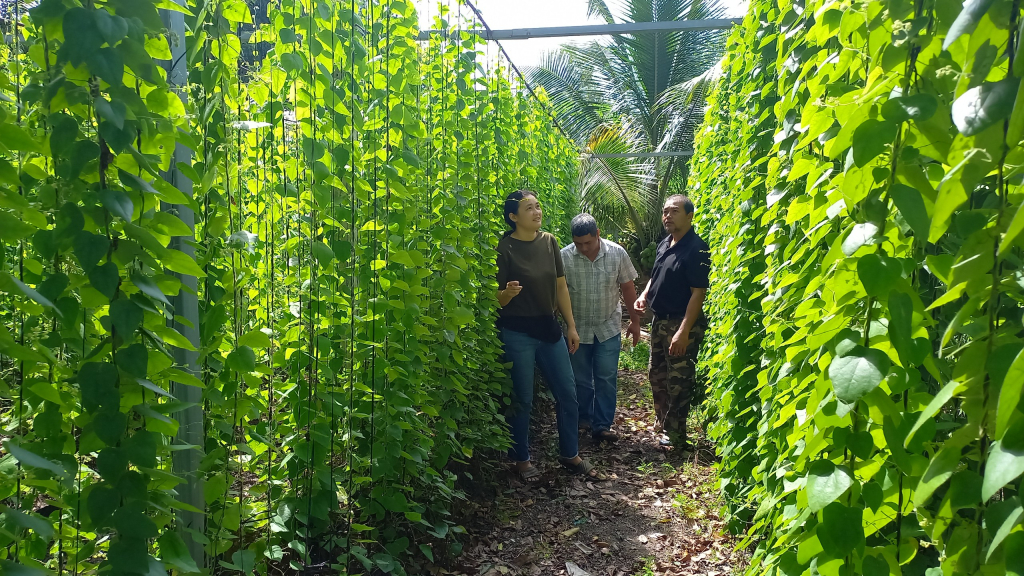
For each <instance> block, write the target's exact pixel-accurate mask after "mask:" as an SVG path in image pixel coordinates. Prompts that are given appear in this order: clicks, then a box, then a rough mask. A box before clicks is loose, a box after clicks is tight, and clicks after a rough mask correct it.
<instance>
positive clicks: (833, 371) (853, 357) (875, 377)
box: [828, 346, 890, 404]
mask: <svg viewBox="0 0 1024 576" xmlns="http://www.w3.org/2000/svg"><path fill="white" fill-rule="evenodd" d="M889 365H890V363H889V357H888V356H886V355H885V353H884V352H882V351H881V350H875V349H873V348H872V349H866V348H864V347H862V346H858V347H857V350H855V351H854V352H853V353H851V354H850V355H848V356H843V357H840V358H835V359H833V360H832V364H830V365H829V367H828V375H829V378H830V379H831V380H832V387H833V389H835V392H836V398H838V399H839V400H841V401H843V402H844V403H846V404H855V403H856V402H857V400H860V399H861V397H863V396H864V395H865V394H867V393H868V392H871V391H872V390H874V389H875V388H877V387H878V385H879V384H881V383H882V378H884V377H885V375H886V373H888V372H889Z"/></svg>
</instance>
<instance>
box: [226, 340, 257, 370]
mask: <svg viewBox="0 0 1024 576" xmlns="http://www.w3.org/2000/svg"><path fill="white" fill-rule="evenodd" d="M227 363H228V367H229V368H231V369H232V370H235V371H238V372H252V371H253V370H255V369H256V353H255V352H253V350H252V348H250V347H248V346H239V347H238V348H236V349H235V350H233V351H232V352H231V353H230V354H228V358H227Z"/></svg>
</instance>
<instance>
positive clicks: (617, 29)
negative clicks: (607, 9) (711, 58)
mask: <svg viewBox="0 0 1024 576" xmlns="http://www.w3.org/2000/svg"><path fill="white" fill-rule="evenodd" d="M741 21H742V19H740V18H715V19H709V20H668V21H663V22H628V23H623V24H597V25H588V26H554V27H548V28H516V29H512V30H489V29H485V30H462V32H468V33H470V34H480V35H482V36H484V38H485V39H487V40H529V39H531V38H565V37H570V36H621V35H627V34H642V33H645V32H688V31H695V30H722V29H728V28H732V27H733V26H734V25H736V24H739V23H740V22H741ZM447 34H448V31H447V30H423V31H421V32H420V33H419V36H418V38H417V39H418V40H429V39H430V37H431V36H444V35H447Z"/></svg>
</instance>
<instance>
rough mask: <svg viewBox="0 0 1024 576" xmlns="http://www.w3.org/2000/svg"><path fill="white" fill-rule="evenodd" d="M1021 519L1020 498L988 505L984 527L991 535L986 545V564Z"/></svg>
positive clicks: (1022, 510)
mask: <svg viewBox="0 0 1024 576" xmlns="http://www.w3.org/2000/svg"><path fill="white" fill-rule="evenodd" d="M1021 518H1024V508H1022V507H1021V505H1020V498H1018V497H1017V496H1013V497H1012V498H1007V499H1006V500H1002V501H1000V502H993V503H992V504H989V506H988V509H987V510H985V525H986V526H987V527H988V531H989V533H990V534H992V542H990V543H989V545H988V553H987V554H986V555H985V561H986V562H987V561H988V560H989V559H991V558H992V553H993V552H995V551H996V548H999V545H1000V544H1002V543H1003V540H1006V537H1007V536H1009V535H1010V531H1011V530H1013V529H1014V527H1016V525H1017V522H1019V521H1020V519H1021Z"/></svg>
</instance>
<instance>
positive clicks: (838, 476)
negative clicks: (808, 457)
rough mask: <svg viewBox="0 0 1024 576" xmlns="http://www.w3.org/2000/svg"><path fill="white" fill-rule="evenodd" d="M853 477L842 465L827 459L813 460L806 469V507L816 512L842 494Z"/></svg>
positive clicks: (851, 483)
mask: <svg viewBox="0 0 1024 576" xmlns="http://www.w3.org/2000/svg"><path fill="white" fill-rule="evenodd" d="M853 483H854V479H853V475H852V474H850V471H849V470H847V469H846V467H844V466H836V465H835V464H833V463H832V462H829V461H828V460H818V461H816V462H813V463H812V464H811V465H810V466H809V467H808V470H807V508H808V509H809V510H810V511H811V512H818V511H820V510H822V509H824V508H825V507H826V506H828V505H829V504H831V503H832V502H835V501H836V499H837V498H839V497H840V496H842V495H843V493H845V492H846V491H847V490H848V489H849V488H850V486H853Z"/></svg>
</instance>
